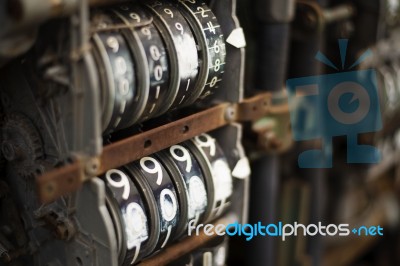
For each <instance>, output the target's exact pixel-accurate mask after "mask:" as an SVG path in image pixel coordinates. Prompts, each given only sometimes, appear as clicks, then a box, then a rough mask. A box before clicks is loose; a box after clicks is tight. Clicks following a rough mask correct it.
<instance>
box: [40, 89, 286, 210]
mask: <svg viewBox="0 0 400 266" xmlns="http://www.w3.org/2000/svg"><path fill="white" fill-rule="evenodd" d="M272 99H273V95H272V94H271V93H263V94H259V95H257V96H255V97H252V98H249V99H245V100H244V101H242V102H241V103H238V104H231V103H222V104H219V105H216V106H214V107H211V108H209V109H206V110H203V111H200V112H197V113H194V114H192V115H189V116H187V117H184V118H182V119H179V120H176V121H173V122H171V123H168V124H165V125H162V126H160V127H157V128H153V129H150V130H148V131H145V132H143V133H140V134H137V135H134V136H131V137H128V138H126V139H123V140H121V141H118V142H115V143H112V144H110V145H107V146H105V147H104V149H103V152H102V154H101V155H100V157H99V158H97V157H93V158H78V159H77V160H76V161H75V162H73V163H72V164H70V165H66V166H64V167H61V168H56V169H53V170H51V171H48V172H45V173H44V174H43V175H41V176H39V177H37V179H36V185H37V191H38V195H39V199H40V200H41V202H43V203H49V202H51V201H54V200H55V199H57V198H59V197H60V196H63V195H67V194H69V193H72V192H74V191H76V190H78V189H79V188H80V187H81V185H82V183H83V182H84V181H86V180H88V179H90V178H92V177H94V176H96V175H101V174H103V173H104V172H105V171H107V170H108V169H112V168H117V167H120V166H122V165H125V164H127V163H130V162H132V161H135V160H138V159H140V158H142V157H143V156H147V155H150V154H152V153H155V152H158V151H160V150H162V149H165V148H168V147H170V146H172V145H174V144H176V143H180V142H183V141H185V140H188V139H190V138H192V137H194V136H197V135H199V134H201V133H204V132H209V131H212V130H214V129H217V128H220V127H223V126H225V125H227V124H229V123H232V122H239V121H241V122H243V121H254V120H257V119H259V118H261V117H263V116H267V115H271V114H287V113H288V112H289V107H288V104H287V102H284V103H279V104H273V102H274V101H273V100H272ZM94 162H95V163H94ZM93 163H94V164H93ZM93 165H94V166H93ZM91 166H93V167H94V168H93V167H91Z"/></svg>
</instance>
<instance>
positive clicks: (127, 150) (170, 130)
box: [99, 104, 228, 174]
mask: <svg viewBox="0 0 400 266" xmlns="http://www.w3.org/2000/svg"><path fill="white" fill-rule="evenodd" d="M227 107H228V104H220V105H217V106H215V107H212V108H210V109H207V110H205V111H202V112H199V113H195V114H193V115H191V116H188V117H185V118H183V119H180V120H177V121H175V122H172V123H169V124H166V125H163V126H160V127H157V128H155V129H152V130H149V131H147V132H144V133H142V134H139V135H135V136H132V137H129V138H126V139H124V140H121V141H119V142H116V143H113V144H111V145H108V146H106V147H104V150H103V154H102V155H101V168H100V171H99V174H101V173H104V172H105V171H107V170H108V169H111V168H115V167H120V166H122V165H124V164H127V163H130V162H132V161H135V160H137V159H140V158H142V157H143V156H146V155H149V154H152V153H154V152H157V151H160V150H162V149H165V148H168V147H170V146H172V145H174V144H176V143H180V142H182V141H185V140H188V139H190V138H193V137H195V136H197V135H200V134H201V133H203V132H208V131H211V130H214V129H217V128H219V127H222V126H224V125H226V124H227V123H228V121H227V120H226V119H225V110H226V108H227Z"/></svg>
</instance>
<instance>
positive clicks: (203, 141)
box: [194, 134, 216, 156]
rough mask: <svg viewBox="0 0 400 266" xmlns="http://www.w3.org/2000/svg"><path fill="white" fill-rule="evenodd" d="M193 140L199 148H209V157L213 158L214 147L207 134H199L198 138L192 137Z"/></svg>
mask: <svg viewBox="0 0 400 266" xmlns="http://www.w3.org/2000/svg"><path fill="white" fill-rule="evenodd" d="M194 140H195V142H196V143H197V145H198V146H199V147H201V148H203V147H204V148H209V149H210V155H211V156H215V150H216V146H215V139H214V138H212V137H211V136H210V135H207V134H201V135H200V136H196V137H194Z"/></svg>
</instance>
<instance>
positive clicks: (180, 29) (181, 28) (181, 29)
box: [175, 22, 183, 35]
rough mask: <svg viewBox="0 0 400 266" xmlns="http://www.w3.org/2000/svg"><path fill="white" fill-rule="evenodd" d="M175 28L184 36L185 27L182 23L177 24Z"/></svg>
mask: <svg viewBox="0 0 400 266" xmlns="http://www.w3.org/2000/svg"><path fill="white" fill-rule="evenodd" d="M175 28H176V29H177V30H179V31H180V32H181V34H182V35H183V26H182V24H181V23H179V22H177V23H175Z"/></svg>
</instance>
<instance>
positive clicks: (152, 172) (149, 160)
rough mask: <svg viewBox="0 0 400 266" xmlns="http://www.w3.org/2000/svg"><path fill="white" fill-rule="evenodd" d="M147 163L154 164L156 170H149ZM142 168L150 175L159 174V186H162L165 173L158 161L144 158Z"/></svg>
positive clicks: (141, 163) (141, 162) (141, 160)
mask: <svg viewBox="0 0 400 266" xmlns="http://www.w3.org/2000/svg"><path fill="white" fill-rule="evenodd" d="M146 162H152V163H153V165H154V168H149V167H148V166H147V165H146ZM140 166H141V167H142V169H143V170H145V171H146V172H147V173H149V174H157V185H161V183H162V179H163V172H162V169H161V165H160V163H159V162H158V161H157V160H156V159H154V158H151V157H143V158H142V159H140Z"/></svg>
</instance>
